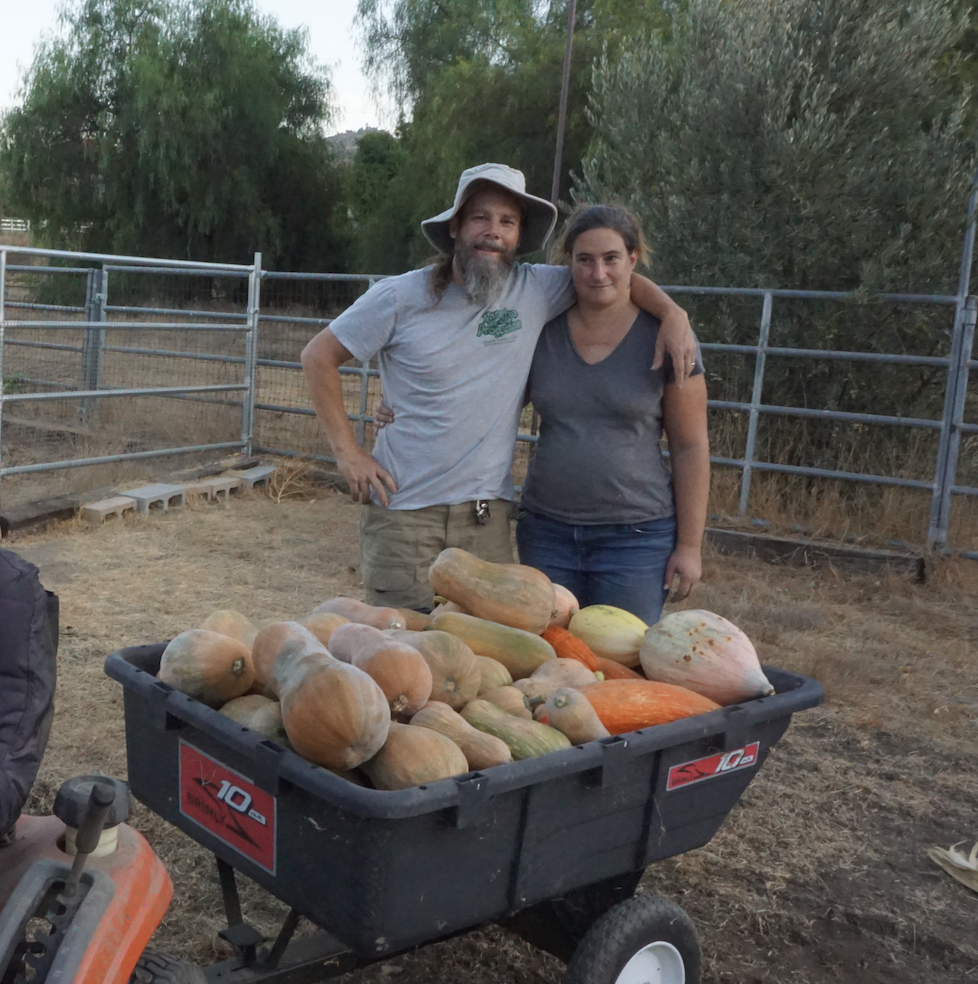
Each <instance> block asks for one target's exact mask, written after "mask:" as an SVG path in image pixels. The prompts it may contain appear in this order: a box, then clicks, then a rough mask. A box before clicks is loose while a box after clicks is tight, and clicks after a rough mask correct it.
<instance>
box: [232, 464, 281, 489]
mask: <svg viewBox="0 0 978 984" xmlns="http://www.w3.org/2000/svg"><path fill="white" fill-rule="evenodd" d="M276 471H277V469H276V468H275V466H274V465H259V466H258V467H257V468H249V469H248V470H247V471H243V472H241V475H240V477H241V481H242V482H244V486H245V488H247V489H253V488H254V487H255V486H256V485H259V484H263V485H264V486H265V487H266V488H267V487H268V480H269V479H270V478H271V477H272V475H274V474H275V472H276Z"/></svg>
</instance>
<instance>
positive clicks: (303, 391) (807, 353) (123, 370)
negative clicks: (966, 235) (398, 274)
mask: <svg viewBox="0 0 978 984" xmlns="http://www.w3.org/2000/svg"><path fill="white" fill-rule="evenodd" d="M972 207H973V202H972ZM969 230H970V236H971V238H970V244H971V247H972V248H973V232H974V225H973V223H972V224H971V225H970V226H969ZM8 251H9V252H10V253H16V254H18V255H22V254H28V255H30V254H32V253H33V254H38V255H41V256H47V257H51V258H56V259H57V260H59V261H62V262H63V261H70V262H72V263H82V262H84V263H88V264H93V265H89V266H72V267H44V268H38V267H35V266H25V265H23V264H20V265H17V264H11V263H10V262H8V257H7V252H8ZM0 264H3V265H5V266H6V271H5V273H6V275H5V276H2V277H0V284H2V285H3V286H0V291H2V290H4V289H6V290H7V296H6V297H5V298H4V299H3V300H4V303H3V304H0V312H4V311H10V312H11V313H13V312H14V311H18V310H25V311H28V312H29V313H30V315H31V317H30V318H23V317H21V318H16V317H15V318H14V319H11V318H10V317H9V316H8V317H7V319H6V321H4V320H2V319H3V314H2V313H0V371H2V376H3V379H4V396H3V399H2V400H0V428H2V423H3V416H2V414H3V408H4V404H6V403H9V404H10V405H11V406H10V410H9V411H8V413H9V412H14V411H15V410H16V411H17V412H20V411H21V410H22V409H23V408H28V407H33V408H39V407H52V406H53V405H55V404H60V405H61V406H62V407H63V406H70V407H71V408H72V411H71V412H72V414H73V415H74V417H73V421H74V423H75V424H78V425H79V426H80V427H82V428H85V427H87V426H88V425H89V424H90V423H91V421H92V420H93V417H92V415H93V414H95V413H98V412H100V411H99V408H103V407H104V406H105V405H106V403H105V402H104V401H105V398H106V397H109V396H112V397H115V398H117V400H112V401H109V402H120V403H121V402H123V400H124V399H126V398H138V399H143V400H153V399H159V400H160V401H165V402H161V403H159V404H156V406H165V407H166V410H165V412H163V416H164V417H166V418H168V419H170V420H171V422H172V421H177V420H179V419H181V418H182V419H184V420H185V421H190V422H191V424H192V426H193V427H194V433H195V436H196V437H198V441H197V442H196V443H191V442H187V443H185V444H181V445H179V446H176V447H154V448H144V447H131V448H129V447H127V448H125V449H122V450H119V451H117V452H116V453H113V454H83V455H81V456H80V457H74V458H72V459H68V458H67V457H64V456H63V457H60V458H59V457H57V456H55V457H53V458H52V457H51V456H50V455H49V456H48V458H49V459H50V460H38V461H30V462H26V463H20V462H19V461H12V460H11V452H10V448H9V442H8V441H7V440H6V439H5V438H4V436H3V430H2V429H0V440H3V441H4V443H3V444H0V450H2V451H3V458H2V461H0V464H2V467H0V479H2V478H3V477H5V476H16V475H22V474H26V473H30V472H39V471H56V470H60V469H65V468H72V467H81V466H83V465H88V464H91V463H111V462H123V461H136V460H142V459H144V458H151V457H161V456H167V455H179V454H184V453H188V452H199V451H205V450H217V449H241V450H245V451H248V450H252V449H253V450H254V451H256V452H264V453H269V454H278V455H285V456H292V457H302V458H308V459H311V460H322V461H331V460H332V458H331V456H330V454H329V453H328V447H327V445H326V444H325V441H324V438H323V436H322V434H321V432H320V429H319V426H318V422H317V420H316V417H315V412H314V411H313V409H312V406H311V404H310V401H309V397H308V391H307V388H306V385H305V381H304V378H303V376H302V372H301V365H300V363H299V361H298V357H299V354H300V352H301V350H302V348H303V346H304V345H305V344H306V342H307V341H308V340H309V339H310V338H312V337H313V336H314V335H315V334H316V333H317V332H318V331H320V330H321V329H322V328H323V327H324V326H326V325H328V324H330V322H331V321H332V319H333V318H334V317H335V316H336V315H337V314H339V313H340V312H341V311H343V310H345V309H346V307H348V306H349V304H351V303H352V302H353V301H354V300H355V299H356V297H357V296H359V295H360V293H362V292H363V291H364V290H365V289H367V288H369V286H370V285H371V284H373V283H374V282H376V281H377V280H379V279H381V278H380V276H378V275H367V274H359V275H345V274H316V273H288V272H270V271H262V270H261V258H260V255H258V254H256V256H255V262H254V263H253V264H252V265H250V266H247V267H244V266H233V265H228V264H215V265H206V264H196V263H183V262H181V261H167V260H158V259H145V258H133V257H105V256H99V255H97V254H64V253H55V252H54V251H42V250H26V249H24V248H20V247H8V248H4V247H2V246H0ZM970 266H971V255H970V252H969V241H966V249H965V257H963V260H962V275H961V282H960V284H959V291H958V293H957V294H955V295H933V294H885V295H881V296H879V297H876V298H873V299H872V303H873V304H875V305H877V306H878V310H879V311H882V310H883V309H884V308H885V306H886V305H893V306H897V307H899V308H900V309H901V310H906V309H910V308H912V309H913V310H923V309H934V310H945V311H947V312H948V314H949V315H950V314H951V313H952V312H953V318H954V320H953V324H952V325H951V326H950V331H949V332H948V333H947V334H948V336H949V338H948V341H949V343H950V344H949V345H948V346H947V354H946V355H945V354H921V353H912V352H911V353H908V352H902V353H901V352H893V353H885V352H872V351H856V350H848V349H840V348H838V347H837V346H836V347H828V348H820V347H817V346H811V345H808V346H790V345H779V344H772V341H773V342H777V340H778V337H777V333H778V331H779V330H780V324H779V320H778V319H779V317H782V316H784V312H785V311H786V310H787V309H788V308H789V307H790V306H791V305H795V304H802V303H804V304H806V305H817V304H821V303H825V302H833V303H839V304H848V305H854V304H866V303H868V301H867V299H866V298H859V297H856V296H855V295H852V294H848V293H844V292H833V291H797V290H782V289H741V288H729V287H687V286H673V287H666V288H665V289H666V290H667V291H669V292H670V293H673V294H675V295H676V296H677V297H685V298H687V301H686V303H692V301H693V300H694V299H697V298H700V299H703V298H706V299H710V298H712V299H714V300H716V301H718V302H720V301H722V302H726V301H731V300H738V302H739V301H744V302H749V303H751V304H754V303H757V302H760V303H759V306H760V311H759V318H758V320H757V321H756V322H755V324H756V325H757V328H756V334H755V339H756V341H755V342H754V343H753V344H744V343H742V342H729V341H726V342H725V341H710V340H709V337H710V334H711V329H710V326H709V324H708V323H706V322H704V321H703V319H700V322H699V323H700V324H701V325H702V324H704V323H706V324H707V326H706V328H701V334H702V335H703V336H704V339H705V340H704V341H703V342H702V347H703V349H704V350H705V351H706V352H707V353H711V355H712V354H715V355H716V356H717V357H719V358H726V357H731V358H741V359H744V360H747V362H748V363H749V362H750V361H751V360H752V367H751V368H750V369H749V370H748V369H746V368H745V369H744V372H743V375H744V381H745V391H744V393H743V396H741V397H737V398H733V399H711V400H710V401H709V406H710V410H711V413H713V414H721V415H726V416H727V417H733V418H737V419H740V420H741V421H742V424H738V425H737V428H735V429H734V430H733V431H732V432H731V433H734V434H735V435H736V440H737V441H740V445H739V447H740V448H741V449H742V450H739V451H738V450H737V448H736V446H734V445H731V446H730V447H729V448H728V449H723V450H724V451H725V452H726V453H716V454H714V456H713V458H712V461H713V463H714V465H715V466H717V467H718V468H720V469H734V470H736V471H739V473H740V476H739V487H738V489H737V494H736V497H735V510H734V511H735V514H737V515H739V516H740V517H742V518H745V519H746V518H752V517H751V501H752V495H753V492H754V484H755V483H754V479H755V477H756V476H758V475H778V474H780V475H783V476H797V477H798V478H799V479H804V480H806V481H809V480H814V481H827V482H841V483H858V484H862V485H864V486H874V485H875V486H879V487H881V488H893V489H905V490H909V491H910V492H913V493H921V494H924V495H926V496H927V497H928V498H929V502H930V508H929V522H928V523H927V524H926V525H927V527H928V528H927V530H926V542H927V544H928V545H929V546H931V547H935V548H937V549H949V548H950V547H953V548H954V549H955V550H956V551H957V552H959V553H961V554H962V555H963V556H968V557H972V558H974V559H978V550H975V549H973V548H974V547H975V546H976V544H975V543H974V542H968V539H969V538H970V537H971V536H973V534H972V533H971V532H970V530H969V528H968V526H967V524H964V526H962V524H961V523H958V526H959V527H962V529H963V531H964V536H965V540H964V542H959V541H955V540H954V539H953V537H952V536H951V533H952V526H954V509H955V505H956V503H958V502H960V501H962V500H968V501H970V502H974V501H975V497H976V496H978V479H976V478H974V477H972V476H975V475H978V422H976V421H974V420H973V419H969V413H970V414H971V415H972V417H974V415H975V405H976V400H975V399H974V397H973V396H972V398H971V399H970V400H969V371H970V369H972V368H974V367H975V366H976V365H978V362H976V360H975V358H974V354H973V346H974V329H975V319H976V311H978V302H976V299H975V298H973V297H971V296H970V295H969V293H968V291H969V289H970V279H969V274H970ZM41 271H43V272H41ZM25 276H28V277H32V278H34V280H36V279H37V278H38V277H47V278H48V279H49V280H51V281H60V282H67V281H68V280H70V279H71V278H75V280H76V281H78V280H79V279H80V278H84V282H85V285H86V287H85V290H84V297H80V296H78V297H75V296H72V297H68V296H57V297H47V298H44V297H42V298H41V299H38V298H37V297H35V298H34V299H33V300H27V301H25V300H23V298H22V297H14V296H12V292H11V286H15V285H14V279H13V278H17V277H25ZM152 278H156V279H155V280H154V283H155V284H156V286H155V287H154V291H155V292H156V294H157V295H158V297H157V302H150V301H148V300H147V292H146V289H145V282H146V280H147V279H152ZM195 278H196V279H195ZM216 278H225V279H226V278H232V279H233V278H237V283H238V284H239V287H235V288H232V289H225V288H221V289H220V290H218V289H217V288H214V290H215V293H214V296H213V297H211V298H210V301H211V302H212V303H210V306H208V303H207V300H208V298H207V293H206V290H205V289H203V288H202V287H201V285H200V283H196V281H201V282H203V283H204V284H205V286H206V283H209V282H210V281H212V280H213V281H214V282H216ZM140 279H141V281H142V286H141V287H140V286H139V285H138V284H136V283H135V281H136V280H140ZM8 281H9V283H8ZM191 282H193V283H191ZM168 283H169V284H183V286H182V287H180V288H178V287H176V286H174V287H172V288H171V287H168V286H166V284H168ZM188 283H189V284H190V286H188ZM194 283H196V286H194ZM110 285H111V299H110V296H109V287H110ZM49 293H50V292H49ZM75 293H76V294H80V293H81V291H76V292H75ZM62 294H65V292H64V291H62ZM239 295H240V296H239ZM202 297H204V302H203V303H202V301H201V298H202ZM66 300H81V301H83V303H58V302H61V301H66ZM215 305H216V306H217V307H219V308H220V309H219V310H215ZM239 308H240V309H239ZM779 312H780V314H779ZM789 316H793V315H790V312H789ZM874 317H875V315H874ZM155 319H159V320H155ZM707 322H708V319H707ZM880 323H882V322H880ZM816 334H817V333H816ZM5 350H6V354H7V359H6V363H4V361H3V360H4V351H5ZM12 352H13V353H17V356H15V357H14V358H19V363H18V365H17V366H12V363H11V353H12ZM27 356H29V357H30V360H33V361H30V362H29V364H30V365H31V366H33V367H40V368H35V369H31V370H30V371H24V370H23V369H22V368H21V367H20V364H23V365H25V366H26V365H28V362H27V361H25V357H27ZM772 359H773V360H789V361H796V362H797V363H798V364H799V366H800V367H802V366H807V367H809V368H810V367H811V366H813V365H816V364H820V363H826V362H829V363H838V364H845V363H849V364H853V365H859V364H863V365H865V364H869V365H870V366H871V367H873V368H874V371H875V370H877V369H879V370H880V371H882V369H881V367H887V366H889V367H904V368H906V370H907V371H919V372H924V371H926V372H929V373H931V374H934V373H937V374H940V376H941V377H942V378H943V380H944V384H943V400H942V405H943V412H942V415H941V417H939V418H938V417H937V415H936V414H935V415H934V416H933V417H930V416H926V415H922V414H917V415H914V414H913V413H904V412H902V410H901V412H888V413H874V412H863V411H853V410H851V409H850V410H847V409H840V408H839V407H838V406H835V407H833V406H809V405H797V406H792V405H784V404H783V403H778V402H765V387H766V386H767V385H768V384H769V382H770V380H771V378H772V372H773V370H772V368H771V365H772V364H771V360H772ZM44 360H48V361H47V362H45V361H44ZM779 364H780V362H779ZM72 367H73V368H72ZM181 367H182V368H181ZM800 371H803V370H800ZM341 374H342V377H343V389H344V403H345V406H346V409H347V413H348V416H349V418H350V420H351V422H352V424H353V426H354V431H355V433H356V436H357V439H358V441H359V442H360V444H361V445H362V446H364V447H366V448H368V449H369V448H370V447H372V445H373V439H374V428H373V414H374V408H375V405H376V401H377V399H378V398H379V395H380V384H379V373H378V370H377V369H376V367H375V366H374V365H367V364H359V363H358V364H356V365H353V364H351V365H348V366H344V367H342V368H341ZM935 379H937V377H932V378H931V381H930V382H931V385H932V388H933V385H935V383H934V380H935ZM937 382H938V383H939V379H938V380H937ZM725 395H734V396H736V394H725ZM181 405H182V406H181ZM174 408H180V412H179V413H178V412H177V411H176V410H174ZM101 412H102V413H103V414H104V412H105V411H104V410H102V411H101ZM222 413H223V414H227V413H231V414H233V415H235V419H236V420H237V421H238V428H237V431H236V432H235V434H234V435H233V438H234V439H229V440H210V441H202V440H199V438H200V436H201V434H203V433H205V432H206V431H207V428H208V426H210V425H212V424H213V420H214V418H215V415H219V414H222ZM195 414H196V415H197V416H194V415H195ZM777 419H781V420H787V421H790V420H795V421H805V420H810V421H815V422H821V423H825V422H833V423H834V424H836V425H838V426H839V427H840V428H845V427H850V428H864V429H865V428H870V429H875V430H874V431H873V432H874V433H881V432H882V431H881V430H880V429H884V430H885V429H897V430H898V431H899V432H900V433H907V434H908V435H909V433H911V432H915V433H920V434H922V435H925V436H926V435H933V440H934V441H936V452H935V453H934V455H933V456H932V458H931V464H930V466H929V467H928V466H926V465H921V464H920V462H919V461H918V462H917V463H916V465H915V467H917V468H918V470H919V469H920V468H925V470H926V474H908V473H907V471H908V469H907V468H903V467H902V463H900V462H897V465H898V466H897V467H893V468H891V469H878V470H876V471H874V470H871V469H869V468H867V467H866V466H865V462H863V461H859V460H854V461H853V462H852V467H841V466H839V465H838V464H837V465H835V466H831V467H826V466H825V465H824V463H821V464H804V463H801V464H799V463H791V462H790V461H786V460H777V458H776V457H775V458H772V457H770V456H767V457H766V456H765V454H764V448H763V447H762V445H764V446H771V441H770V439H767V438H765V441H766V444H765V441H762V431H763V429H764V427H765V426H766V424H767V422H770V421H772V420H777ZM56 424H57V422H56V423H55V424H53V425H51V426H56ZM143 425H144V426H146V424H145V421H144V422H143ZM61 426H67V424H66V423H65V422H64V420H63V419H62V420H61ZM536 429H537V428H536V423H535V420H534V419H533V417H532V415H531V414H530V413H529V412H528V413H527V414H525V415H524V419H523V420H522V421H521V428H520V433H519V435H518V452H517V461H516V465H515V471H516V473H517V477H519V476H520V475H521V474H522V472H523V470H524V469H525V465H526V461H527V459H528V455H529V451H530V448H531V446H532V444H533V443H534V442H535V441H536V439H537V433H536ZM143 437H144V438H145V435H143ZM862 440H863V443H864V444H865V443H866V441H865V439H862ZM901 440H903V439H902V438H899V439H893V440H891V441H890V444H891V445H892V446H893V447H894V448H896V449H897V450H899V448H900V441H901ZM907 440H908V441H909V437H908V438H907ZM908 446H909V445H908ZM925 450H926V449H925ZM965 451H967V455H968V465H967V468H966V469H965V475H964V477H963V478H962V477H961V476H960V474H959V473H960V465H961V461H962V453H963V452H965ZM927 453H929V452H927ZM918 457H919V455H918ZM922 460H924V461H926V460H927V456H926V454H924V457H923V459H922ZM753 518H754V519H755V521H757V522H759V523H760V524H761V525H763V523H764V518H763V517H760V518H758V517H753ZM959 532H960V531H959ZM924 539H925V533H924V531H923V530H922V531H921V535H920V540H924Z"/></svg>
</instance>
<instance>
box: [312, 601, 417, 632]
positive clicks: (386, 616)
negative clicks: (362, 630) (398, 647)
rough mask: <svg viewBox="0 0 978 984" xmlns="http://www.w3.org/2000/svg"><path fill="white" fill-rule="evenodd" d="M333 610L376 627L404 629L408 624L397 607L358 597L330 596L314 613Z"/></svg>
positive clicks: (334, 612) (352, 620) (353, 620)
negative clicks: (377, 604)
mask: <svg viewBox="0 0 978 984" xmlns="http://www.w3.org/2000/svg"><path fill="white" fill-rule="evenodd" d="M322 612H332V613H333V614H335V615H342V616H343V617H344V618H348V619H349V620H350V621H351V622H360V623H362V624H363V625H372V626H373V627H374V628H375V629H403V628H404V626H405V625H406V624H407V623H406V621H405V619H404V616H403V615H402V614H401V613H400V612H399V611H398V610H397V609H396V608H377V607H375V606H374V605H368V604H366V603H365V602H362V601H357V599H356V598H344V597H339V598H330V599H329V600H328V601H324V602H323V603H322V604H321V605H318V606H317V607H316V608H314V609H313V615H319V614H321V613H322Z"/></svg>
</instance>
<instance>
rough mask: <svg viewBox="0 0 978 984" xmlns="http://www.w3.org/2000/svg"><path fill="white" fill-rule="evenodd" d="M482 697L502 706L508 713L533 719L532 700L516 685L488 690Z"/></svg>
mask: <svg viewBox="0 0 978 984" xmlns="http://www.w3.org/2000/svg"><path fill="white" fill-rule="evenodd" d="M481 699H482V700H487V701H489V703H490V704H495V705H496V707H501V708H502V709H503V710H504V711H506V713H507V714H515V715H516V717H521V718H526V719H527V720H528V721H529V720H532V719H533V712H532V711H531V710H530V702H529V701H528V700H527V699H526V697H525V696H524V695H523V694H522V693H521V692H520V691H519V690H518V689H517V688H516V687H515V686H509V687H496V689H495V690H488V691H486V693H484V694H482V695H481Z"/></svg>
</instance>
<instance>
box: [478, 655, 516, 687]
mask: <svg viewBox="0 0 978 984" xmlns="http://www.w3.org/2000/svg"><path fill="white" fill-rule="evenodd" d="M475 661H476V664H477V665H478V667H479V673H480V680H479V692H478V694H477V695H476V696H478V697H481V696H482V695H483V694H484V693H485V692H486V691H487V690H495V689H496V687H508V686H509V685H510V684H511V683H512V682H513V676H512V674H511V673H510V672H509V670H507V669H506V667H505V666H503V664H502V663H500V662H499V660H498V659H493V658H492V657H491V656H476V657H475Z"/></svg>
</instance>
